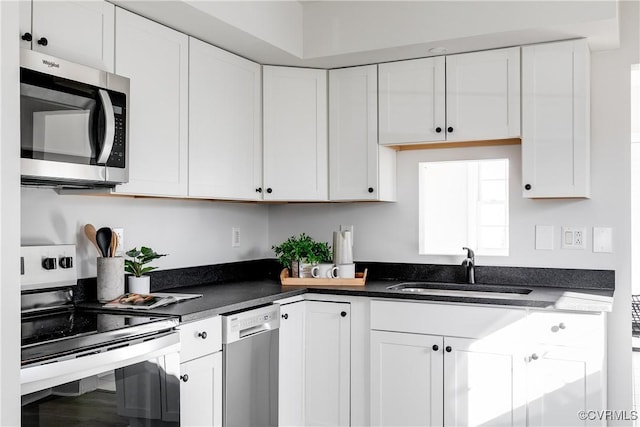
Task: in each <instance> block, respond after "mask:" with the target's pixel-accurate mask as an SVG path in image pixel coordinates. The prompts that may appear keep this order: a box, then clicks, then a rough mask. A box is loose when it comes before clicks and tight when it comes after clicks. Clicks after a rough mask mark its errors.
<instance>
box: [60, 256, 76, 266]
mask: <svg viewBox="0 0 640 427" xmlns="http://www.w3.org/2000/svg"><path fill="white" fill-rule="evenodd" d="M58 263H59V264H60V268H73V257H70V256H63V257H60V260H59V261H58Z"/></svg>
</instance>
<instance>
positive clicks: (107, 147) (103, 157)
mask: <svg viewBox="0 0 640 427" xmlns="http://www.w3.org/2000/svg"><path fill="white" fill-rule="evenodd" d="M98 93H99V94H100V100H101V101H102V111H104V117H105V131H104V140H103V141H102V149H101V150H100V155H99V156H98V159H97V160H96V163H97V164H99V165H103V164H105V163H107V160H109V156H110V155H111V150H112V149H113V140H114V137H115V135H116V116H115V113H114V112H113V104H112V103H111V97H110V96H109V92H107V91H106V90H104V89H98Z"/></svg>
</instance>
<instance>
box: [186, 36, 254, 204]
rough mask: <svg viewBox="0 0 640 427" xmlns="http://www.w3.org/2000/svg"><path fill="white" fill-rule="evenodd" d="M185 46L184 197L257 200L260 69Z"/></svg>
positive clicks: (197, 44) (196, 45) (204, 47)
mask: <svg viewBox="0 0 640 427" xmlns="http://www.w3.org/2000/svg"><path fill="white" fill-rule="evenodd" d="M189 43H190V49H189V196H196V197H208V198H217V199H235V200H260V199H261V198H262V197H261V193H260V191H258V190H261V187H262V76H261V67H260V64H257V63H255V62H252V61H249V60H247V59H244V58H241V57H239V56H237V55H233V54H231V53H229V52H226V51H224V50H222V49H218V48H217V47H215V46H212V45H209V44H206V43H204V42H201V41H200V40H197V39H194V38H191V39H190V40H189Z"/></svg>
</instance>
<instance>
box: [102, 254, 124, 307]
mask: <svg viewBox="0 0 640 427" xmlns="http://www.w3.org/2000/svg"><path fill="white" fill-rule="evenodd" d="M97 276H98V289H97V291H98V301H100V302H109V301H112V300H114V299H116V298H118V297H119V296H120V295H122V294H123V293H124V258H123V257H98V259H97Z"/></svg>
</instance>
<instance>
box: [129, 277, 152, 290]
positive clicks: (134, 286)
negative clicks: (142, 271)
mask: <svg viewBox="0 0 640 427" xmlns="http://www.w3.org/2000/svg"><path fill="white" fill-rule="evenodd" d="M127 280H128V281H129V292H130V293H134V294H148V293H149V291H150V281H151V277H149V276H140V277H136V276H129V278H128V279H127Z"/></svg>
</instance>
